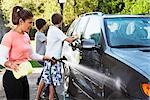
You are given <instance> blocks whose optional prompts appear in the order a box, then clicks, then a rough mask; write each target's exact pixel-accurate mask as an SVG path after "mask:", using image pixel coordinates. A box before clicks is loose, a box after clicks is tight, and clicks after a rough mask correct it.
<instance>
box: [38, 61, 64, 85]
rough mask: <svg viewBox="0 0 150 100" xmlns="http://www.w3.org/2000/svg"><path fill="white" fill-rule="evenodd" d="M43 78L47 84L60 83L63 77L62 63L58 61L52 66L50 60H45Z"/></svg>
mask: <svg viewBox="0 0 150 100" xmlns="http://www.w3.org/2000/svg"><path fill="white" fill-rule="evenodd" d="M50 67H51V71H50ZM50 72H51V74H50ZM41 79H42V80H43V82H44V83H45V84H46V85H54V86H58V85H60V83H61V79H62V74H61V63H60V62H57V64H55V65H52V66H51V63H50V62H48V61H45V64H44V69H43V74H42V77H41ZM51 79H52V80H53V81H52V80H51ZM52 82H53V84H52Z"/></svg>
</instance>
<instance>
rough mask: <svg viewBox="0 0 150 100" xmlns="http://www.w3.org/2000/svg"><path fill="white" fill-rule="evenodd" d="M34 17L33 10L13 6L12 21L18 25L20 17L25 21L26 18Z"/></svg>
mask: <svg viewBox="0 0 150 100" xmlns="http://www.w3.org/2000/svg"><path fill="white" fill-rule="evenodd" d="M32 17H33V14H32V12H31V11H28V10H26V9H23V8H22V7H20V6H15V7H14V8H13V12H12V23H13V24H14V25H18V24H19V19H22V20H23V21H25V20H26V19H30V18H32Z"/></svg>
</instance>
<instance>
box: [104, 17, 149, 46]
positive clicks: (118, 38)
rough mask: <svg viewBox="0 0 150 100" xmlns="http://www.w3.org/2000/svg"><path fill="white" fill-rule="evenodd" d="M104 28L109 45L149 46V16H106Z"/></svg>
mask: <svg viewBox="0 0 150 100" xmlns="http://www.w3.org/2000/svg"><path fill="white" fill-rule="evenodd" d="M105 30H106V36H107V38H108V44H109V45H110V46H111V47H117V48H119V47H120V48H132V47H133V48H136V47H150V17H134V18H131V17H130V18H122V17H121V18H107V19H105Z"/></svg>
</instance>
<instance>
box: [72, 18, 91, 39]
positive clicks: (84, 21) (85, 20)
mask: <svg viewBox="0 0 150 100" xmlns="http://www.w3.org/2000/svg"><path fill="white" fill-rule="evenodd" d="M88 21H89V17H88V16H84V17H82V18H81V19H80V21H79V23H78V24H77V27H75V29H74V32H73V35H76V34H78V36H80V37H81V36H82V34H83V33H84V31H85V28H86V25H87V23H88Z"/></svg>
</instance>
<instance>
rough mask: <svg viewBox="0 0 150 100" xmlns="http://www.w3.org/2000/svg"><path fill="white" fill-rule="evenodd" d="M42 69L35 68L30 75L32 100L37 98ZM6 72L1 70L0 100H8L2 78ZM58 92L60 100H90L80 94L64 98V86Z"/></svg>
mask: <svg viewBox="0 0 150 100" xmlns="http://www.w3.org/2000/svg"><path fill="white" fill-rule="evenodd" d="M41 70H42V68H34V71H33V73H32V74H31V75H28V81H29V86H30V100H35V96H36V91H37V85H36V82H37V78H38V77H39V75H40V73H41ZM4 72H5V70H4V69H2V70H0V100H6V96H5V93H4V89H3V86H2V77H3V74H4ZM56 90H57V91H58V94H59V95H58V96H59V100H89V99H88V98H87V97H86V96H85V95H84V94H82V93H79V94H78V96H77V97H68V98H65V99H64V98H63V85H61V86H60V87H58V88H57V89H56Z"/></svg>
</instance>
